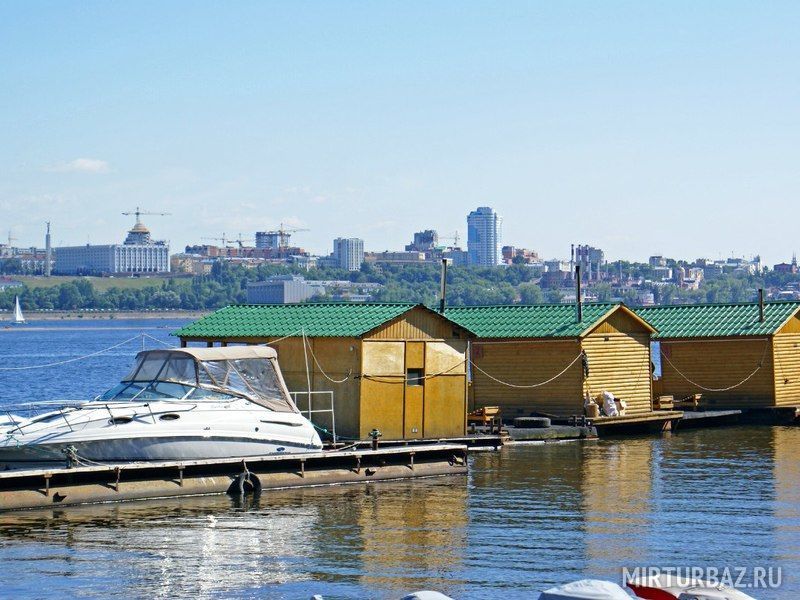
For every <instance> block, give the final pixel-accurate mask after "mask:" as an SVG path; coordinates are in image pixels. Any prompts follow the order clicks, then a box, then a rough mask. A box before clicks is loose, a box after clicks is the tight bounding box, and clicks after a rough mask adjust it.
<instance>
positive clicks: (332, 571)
mask: <svg viewBox="0 0 800 600" xmlns="http://www.w3.org/2000/svg"><path fill="white" fill-rule="evenodd" d="M466 523H467V517H466V489H465V486H464V479H463V478H457V477H454V478H444V479H438V480H435V481H434V480H425V481H420V482H412V483H390V484H379V485H378V486H375V487H372V486H369V487H360V486H359V487H335V488H310V489H304V490H285V491H272V492H269V493H264V494H262V495H261V497H260V498H258V499H257V500H255V501H248V502H246V503H245V505H244V506H241V505H239V504H238V502H237V501H235V500H233V499H230V498H228V497H227V496H208V497H196V498H183V499H173V500H157V501H147V502H136V503H123V504H107V505H92V506H82V507H71V508H65V509H61V510H48V511H31V512H23V513H8V514H0V540H1V541H2V546H0V560H2V562H3V564H4V569H3V573H2V575H0V577H2V579H3V580H4V583H5V584H6V585H8V586H11V587H8V588H4V589H6V590H8V591H9V592H10V591H12V590H16V591H17V592H18V594H17V595H24V592H25V591H26V590H27V591H28V592H30V590H32V589H36V585H35V582H36V581H37V580H40V579H42V578H45V577H48V576H51V575H58V576H59V578H60V579H59V583H57V584H56V586H55V588H54V589H52V590H51V592H54V591H57V590H58V588H59V587H61V586H63V587H61V591H63V592H64V593H66V594H67V595H69V591H70V590H71V589H72V586H73V585H75V581H76V580H77V581H80V582H81V583H80V585H81V586H82V588H84V589H85V590H88V591H90V592H94V593H96V594H98V595H103V593H104V592H107V590H108V589H112V588H113V589H115V590H118V591H119V593H124V594H126V595H132V596H136V597H140V596H146V597H174V596H200V597H210V596H216V595H219V594H221V593H225V592H228V593H230V592H232V591H234V590H235V591H236V595H237V596H241V595H248V593H252V594H254V595H263V591H264V590H270V591H271V593H270V597H287V598H288V597H297V595H298V593H300V592H297V590H300V589H302V590H303V592H302V595H310V593H312V592H314V591H316V592H319V591H323V590H324V591H326V594H327V593H328V590H331V589H333V590H340V591H341V593H343V595H346V596H349V597H354V596H358V595H360V593H359V592H357V591H356V590H359V589H361V590H363V589H370V590H378V594H380V593H383V592H380V590H381V589H383V590H386V591H385V593H386V594H389V593H390V592H389V590H407V589H411V588H414V587H415V586H416V587H418V584H419V585H422V584H428V585H429V586H430V585H433V586H438V587H439V588H440V589H441V588H442V587H443V586H448V585H450V586H452V582H450V581H449V580H448V579H447V578H444V577H442V576H441V573H442V572H444V571H446V570H447V569H449V568H450V567H451V566H453V565H455V564H458V562H459V561H461V560H463V554H464V548H465V545H466V535H465V527H466ZM314 581H317V582H319V583H314ZM325 582H327V583H325ZM109 586H111V587H109ZM423 587H424V586H423ZM258 590H261V592H258ZM305 590H308V593H306V591H305ZM393 595H396V594H393ZM326 597H327V596H326Z"/></svg>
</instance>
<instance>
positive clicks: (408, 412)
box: [403, 342, 425, 439]
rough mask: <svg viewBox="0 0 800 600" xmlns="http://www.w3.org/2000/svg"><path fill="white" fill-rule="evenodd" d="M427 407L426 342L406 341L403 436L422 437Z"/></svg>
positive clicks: (409, 437)
mask: <svg viewBox="0 0 800 600" xmlns="http://www.w3.org/2000/svg"><path fill="white" fill-rule="evenodd" d="M424 407H425V342H406V384H405V398H404V403H403V437H404V438H406V439H413V438H421V437H422V434H423V427H424V423H423V418H422V415H423V414H424Z"/></svg>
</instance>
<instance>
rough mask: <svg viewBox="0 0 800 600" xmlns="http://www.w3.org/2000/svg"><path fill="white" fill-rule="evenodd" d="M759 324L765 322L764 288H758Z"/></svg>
mask: <svg viewBox="0 0 800 600" xmlns="http://www.w3.org/2000/svg"><path fill="white" fill-rule="evenodd" d="M758 322H759V323H763V322H764V288H758Z"/></svg>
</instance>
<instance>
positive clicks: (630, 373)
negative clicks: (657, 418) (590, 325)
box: [582, 327, 653, 415]
mask: <svg viewBox="0 0 800 600" xmlns="http://www.w3.org/2000/svg"><path fill="white" fill-rule="evenodd" d="M582 348H583V349H584V350H585V351H586V355H587V358H588V359H589V377H588V378H587V380H586V382H585V389H586V391H588V392H589V393H590V394H591V395H592V397H593V398H594V397H596V396H597V395H598V394H600V393H601V392H604V391H608V392H611V393H612V394H614V396H615V397H617V398H621V399H623V400H625V401H626V402H627V412H626V414H628V415H635V414H643V413H648V412H651V411H652V409H653V406H652V397H653V393H652V376H651V368H650V334H649V333H626V332H622V331H619V330H618V329H615V328H609V327H601V328H598V330H595V331H594V332H592V333H591V334H589V335H588V336H586V337H585V338H584V339H583V343H582Z"/></svg>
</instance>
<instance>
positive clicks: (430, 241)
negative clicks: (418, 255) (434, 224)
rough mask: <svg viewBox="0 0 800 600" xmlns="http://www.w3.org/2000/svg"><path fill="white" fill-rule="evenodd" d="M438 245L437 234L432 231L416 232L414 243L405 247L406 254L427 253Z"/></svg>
mask: <svg viewBox="0 0 800 600" xmlns="http://www.w3.org/2000/svg"><path fill="white" fill-rule="evenodd" d="M438 245H439V234H438V233H436V230H434V229H426V230H425V231H417V232H416V233H415V234H414V241H413V242H411V243H410V244H408V245H407V246H406V252H429V251H430V250H433V249H434V248H436V246H438Z"/></svg>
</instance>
